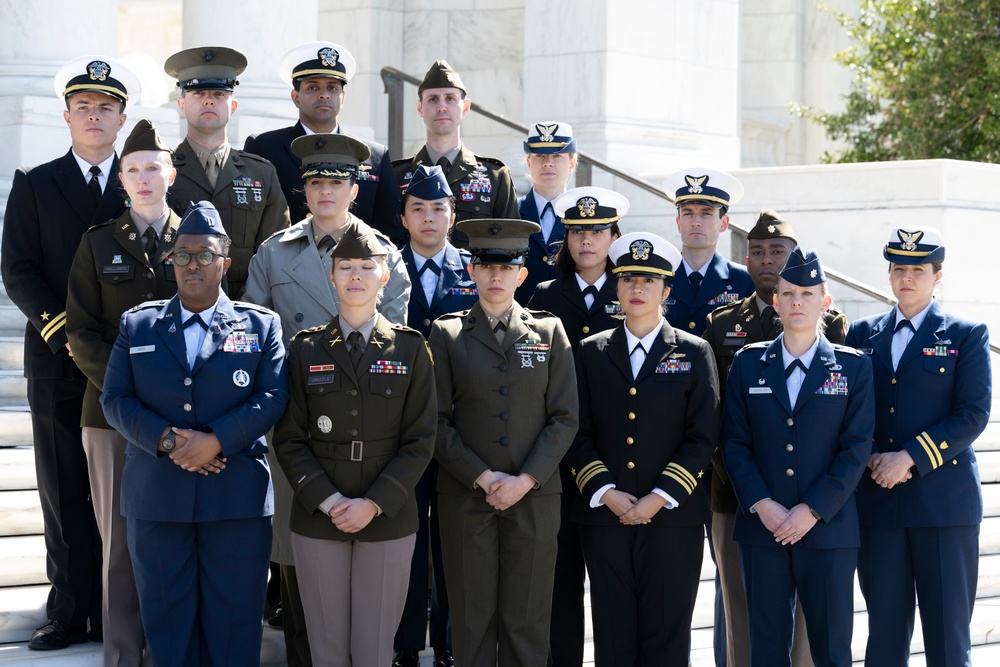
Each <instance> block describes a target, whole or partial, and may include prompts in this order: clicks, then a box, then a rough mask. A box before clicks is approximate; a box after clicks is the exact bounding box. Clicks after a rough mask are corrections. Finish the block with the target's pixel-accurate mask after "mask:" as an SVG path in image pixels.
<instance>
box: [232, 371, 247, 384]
mask: <svg viewBox="0 0 1000 667" xmlns="http://www.w3.org/2000/svg"><path fill="white" fill-rule="evenodd" d="M233 384H235V385H236V386H237V387H246V386H249V384H250V374H249V373H247V372H246V371H245V370H243V369H242V368H241V369H239V370H238V371H236V372H235V373H233Z"/></svg>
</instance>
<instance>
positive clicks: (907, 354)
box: [890, 301, 945, 368]
mask: <svg viewBox="0 0 1000 667" xmlns="http://www.w3.org/2000/svg"><path fill="white" fill-rule="evenodd" d="M944 329H945V322H944V315H943V313H942V312H941V307H940V306H939V305H938V302H937V301H934V302H933V303H931V308H930V310H928V311H927V315H926V316H925V317H924V321H923V322H922V323H921V324H920V330H919V331H917V332H916V333H915V334H914V335H913V337H912V338H910V342H909V343H907V344H906V348H905V349H904V350H903V355H902V356H901V357H900V358H899V364H897V366H896V368H902V367H903V366H905V365H907V364H909V363H910V362H911V361H913V360H914V359H919V358H920V357H922V356H923V351H924V348H925V347H934V345H935V344H936V342H937V341H938V340H939V338H940V337H939V336H938V334H940V333H941V332H943V331H944ZM890 338H891V336H890Z"/></svg>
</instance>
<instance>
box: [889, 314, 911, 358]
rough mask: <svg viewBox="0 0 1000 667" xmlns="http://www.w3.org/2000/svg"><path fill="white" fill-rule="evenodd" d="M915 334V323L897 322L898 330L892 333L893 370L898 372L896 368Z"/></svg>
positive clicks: (907, 321)
mask: <svg viewBox="0 0 1000 667" xmlns="http://www.w3.org/2000/svg"><path fill="white" fill-rule="evenodd" d="M907 329H909V331H907ZM914 333H916V332H915V331H914V330H913V323H911V322H910V320H900V321H899V322H896V329H895V331H893V333H892V349H891V351H892V370H896V367H897V366H899V360H900V359H901V358H902V356H903V351H904V350H906V346H907V345H909V343H910V339H911V338H913V334H914Z"/></svg>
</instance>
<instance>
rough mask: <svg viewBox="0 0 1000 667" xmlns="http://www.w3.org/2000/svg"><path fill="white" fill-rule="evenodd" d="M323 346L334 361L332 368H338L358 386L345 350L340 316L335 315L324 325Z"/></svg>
mask: <svg viewBox="0 0 1000 667" xmlns="http://www.w3.org/2000/svg"><path fill="white" fill-rule="evenodd" d="M323 341H324V343H325V344H324V345H323V348H324V349H325V350H326V352H327V354H329V355H330V358H331V359H333V361H334V369H339V370H340V371H341V372H342V373H343V374H344V375H345V377H347V378H349V379H350V380H351V382H353V383H354V386H355V387H357V386H358V376H357V373H355V371H354V364H352V363H351V355H350V353H349V352H348V351H347V336H345V335H344V332H343V330H342V329H341V327H340V317H339V316H336V317H334V318H333V319H331V320H330V322H329V323H327V325H326V331H325V332H324V334H323Z"/></svg>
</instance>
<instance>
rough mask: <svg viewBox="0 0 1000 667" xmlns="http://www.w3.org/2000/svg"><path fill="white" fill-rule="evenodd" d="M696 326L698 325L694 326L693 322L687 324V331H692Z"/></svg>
mask: <svg viewBox="0 0 1000 667" xmlns="http://www.w3.org/2000/svg"><path fill="white" fill-rule="evenodd" d="M696 326H698V325H697V324H695V323H694V322H688V329H694V328H695V327H696Z"/></svg>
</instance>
